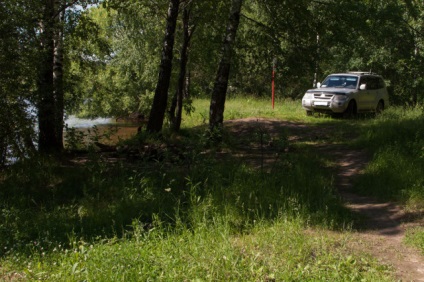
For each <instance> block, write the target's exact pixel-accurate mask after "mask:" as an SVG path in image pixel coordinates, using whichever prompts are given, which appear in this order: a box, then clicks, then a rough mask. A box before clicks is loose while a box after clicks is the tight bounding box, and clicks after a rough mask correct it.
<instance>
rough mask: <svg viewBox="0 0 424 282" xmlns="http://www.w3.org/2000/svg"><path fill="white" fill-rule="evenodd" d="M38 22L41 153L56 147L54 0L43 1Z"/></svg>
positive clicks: (39, 141)
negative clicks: (43, 5) (41, 13)
mask: <svg viewBox="0 0 424 282" xmlns="http://www.w3.org/2000/svg"><path fill="white" fill-rule="evenodd" d="M45 3H46V4H45V9H44V14H43V18H42V20H41V22H40V41H41V42H40V54H41V55H40V68H39V77H38V130H39V136H38V146H39V150H40V152H42V153H48V152H52V151H54V150H55V149H56V146H57V144H56V134H55V133H56V126H55V122H54V120H55V99H54V87H53V64H54V29H53V17H54V1H53V0H48V1H45Z"/></svg>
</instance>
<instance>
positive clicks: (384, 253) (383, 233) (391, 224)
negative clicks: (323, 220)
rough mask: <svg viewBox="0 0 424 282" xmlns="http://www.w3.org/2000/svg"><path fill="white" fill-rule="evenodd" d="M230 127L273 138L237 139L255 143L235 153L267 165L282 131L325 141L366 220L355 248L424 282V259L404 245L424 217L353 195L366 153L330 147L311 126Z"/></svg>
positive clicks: (346, 194) (252, 121)
mask: <svg viewBox="0 0 424 282" xmlns="http://www.w3.org/2000/svg"><path fill="white" fill-rule="evenodd" d="M225 127H226V128H227V129H228V130H229V131H230V132H232V134H234V135H235V136H236V137H237V136H238V135H240V136H241V135H243V136H244V137H245V136H249V135H250V136H253V135H255V134H256V135H258V134H259V135H261V136H262V137H263V135H265V134H266V135H267V136H268V138H267V139H264V138H260V141H261V142H262V143H258V142H257V141H258V139H256V140H254V138H250V139H249V138H236V139H237V140H251V142H246V141H244V142H245V143H243V142H242V141H240V143H239V144H238V145H239V147H238V151H237V152H236V153H237V154H239V156H240V157H242V158H244V159H245V160H247V161H249V160H250V161H251V162H252V164H254V165H256V166H259V165H260V166H262V167H263V166H264V165H272V162H274V161H275V155H276V152H275V147H274V146H273V144H272V140H273V137H275V136H278V135H279V134H280V133H281V132H282V131H285V132H288V135H289V136H288V140H290V141H291V142H297V141H313V140H318V139H319V140H320V142H321V143H319V144H318V145H316V146H317V150H318V151H319V152H320V153H322V154H327V155H331V156H333V158H334V162H335V163H336V166H335V171H334V173H335V184H336V186H337V189H338V191H339V193H340V196H341V198H342V200H343V201H344V203H345V205H346V207H348V208H349V209H350V210H352V211H353V212H355V213H358V214H360V215H361V217H363V218H364V220H363V224H362V226H361V228H360V229H359V231H357V232H356V234H355V236H357V240H356V241H355V242H353V248H354V249H356V250H358V251H361V252H365V253H369V254H370V255H372V256H374V257H376V258H377V259H378V260H379V261H381V262H382V263H384V264H386V265H389V266H391V267H392V268H393V269H394V272H395V275H396V278H397V279H399V280H400V281H424V256H423V255H422V254H420V253H419V251H417V250H416V249H413V248H411V247H408V246H406V245H405V244H404V243H403V238H404V236H405V231H406V230H407V229H408V228H409V227H411V226H414V225H422V224H423V221H422V218H423V217H422V214H421V215H419V214H414V213H410V212H406V211H405V209H404V207H402V206H401V205H398V204H396V203H392V202H382V201H378V200H376V199H373V198H370V197H365V196H360V195H357V194H355V193H354V192H353V191H352V180H353V179H354V177H355V176H357V175H359V174H360V173H362V171H363V170H364V168H365V167H366V165H367V163H368V162H369V160H370V159H369V156H368V155H367V154H366V153H365V152H364V151H360V150H353V149H349V148H346V147H345V146H340V145H337V144H331V143H329V142H328V143H326V142H325V140H326V139H328V138H326V136H328V135H329V134H332V131H331V128H329V127H326V128H324V127H321V126H320V127H316V128H311V127H309V126H307V125H305V124H301V123H294V122H285V121H280V120H273V119H258V118H248V119H239V120H230V121H226V123H225ZM264 140H266V142H264ZM277 153H278V152H277ZM258 160H260V162H259V161H258Z"/></svg>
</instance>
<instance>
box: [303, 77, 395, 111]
mask: <svg viewBox="0 0 424 282" xmlns="http://www.w3.org/2000/svg"><path fill="white" fill-rule="evenodd" d="M388 106H389V96H388V94H387V89H386V85H385V83H384V80H383V78H382V77H381V76H379V75H376V74H374V73H369V72H348V73H336V74H330V75H329V76H327V78H326V79H325V80H324V81H323V82H322V83H318V84H317V88H315V89H310V90H308V91H306V93H305V95H304V96H303V98H302V107H303V108H304V109H305V110H306V114H307V115H312V114H313V113H314V112H324V113H329V114H344V115H346V116H351V115H354V114H356V113H359V112H375V113H379V112H381V111H382V110H384V108H387V107H388Z"/></svg>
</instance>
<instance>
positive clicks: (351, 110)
mask: <svg viewBox="0 0 424 282" xmlns="http://www.w3.org/2000/svg"><path fill="white" fill-rule="evenodd" d="M356 113H357V108H356V102H355V101H354V100H351V101H350V102H349V104H348V105H347V108H346V110H345V111H344V113H343V116H344V117H345V118H352V117H354V116H355V115H356Z"/></svg>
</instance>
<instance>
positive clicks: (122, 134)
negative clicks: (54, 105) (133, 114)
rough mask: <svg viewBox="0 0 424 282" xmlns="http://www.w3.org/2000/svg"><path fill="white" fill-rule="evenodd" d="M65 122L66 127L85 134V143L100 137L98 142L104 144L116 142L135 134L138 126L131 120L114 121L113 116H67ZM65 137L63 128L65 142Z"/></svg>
mask: <svg viewBox="0 0 424 282" xmlns="http://www.w3.org/2000/svg"><path fill="white" fill-rule="evenodd" d="M65 124H66V125H67V127H68V128H73V130H75V131H76V132H81V134H83V135H84V136H85V137H84V142H85V143H87V142H90V140H94V139H96V138H97V137H101V138H100V139H99V142H101V143H104V144H116V143H117V142H118V141H119V140H125V139H128V138H131V137H133V136H134V135H136V134H137V129H138V127H139V124H136V123H133V122H116V120H115V119H114V118H96V119H84V118H77V117H75V116H69V117H68V118H67V119H66V120H65ZM67 137H68V132H67V130H66V129H64V138H65V143H66V140H67ZM65 145H66V144H65Z"/></svg>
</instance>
